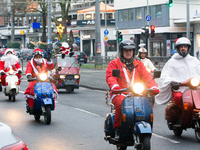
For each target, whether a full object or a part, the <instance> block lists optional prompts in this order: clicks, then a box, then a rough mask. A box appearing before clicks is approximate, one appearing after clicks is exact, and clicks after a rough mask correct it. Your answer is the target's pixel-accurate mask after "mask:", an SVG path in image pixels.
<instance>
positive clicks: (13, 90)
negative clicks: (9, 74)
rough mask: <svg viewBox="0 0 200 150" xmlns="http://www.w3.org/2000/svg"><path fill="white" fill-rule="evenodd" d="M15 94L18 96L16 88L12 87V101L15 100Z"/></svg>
mask: <svg viewBox="0 0 200 150" xmlns="http://www.w3.org/2000/svg"><path fill="white" fill-rule="evenodd" d="M15 96H16V91H15V89H12V95H11V100H12V102H15Z"/></svg>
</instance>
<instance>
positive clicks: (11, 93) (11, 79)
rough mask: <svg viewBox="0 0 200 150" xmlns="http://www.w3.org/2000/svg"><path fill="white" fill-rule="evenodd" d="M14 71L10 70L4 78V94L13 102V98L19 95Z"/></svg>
mask: <svg viewBox="0 0 200 150" xmlns="http://www.w3.org/2000/svg"><path fill="white" fill-rule="evenodd" d="M15 73H16V71H13V70H12V69H10V71H9V73H8V74H7V76H6V79H5V80H6V88H5V89H4V93H5V95H6V96H8V97H9V100H12V101H13V102H15V96H16V95H17V94H18V93H19V83H18V82H19V80H18V77H17V76H16V75H15Z"/></svg>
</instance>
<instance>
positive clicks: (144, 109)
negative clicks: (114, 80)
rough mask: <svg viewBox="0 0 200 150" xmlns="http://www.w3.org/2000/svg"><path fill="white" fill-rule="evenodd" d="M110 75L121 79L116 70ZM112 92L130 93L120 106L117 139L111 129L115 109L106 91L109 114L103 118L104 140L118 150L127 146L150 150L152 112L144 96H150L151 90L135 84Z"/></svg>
mask: <svg viewBox="0 0 200 150" xmlns="http://www.w3.org/2000/svg"><path fill="white" fill-rule="evenodd" d="M112 74H113V77H119V78H121V76H120V71H119V70H118V69H114V70H113V72H112ZM155 75H156V74H154V76H155ZM121 79H122V78H121ZM113 92H115V93H118V94H120V93H122V92H130V95H129V96H127V97H125V98H124V100H123V102H122V105H121V108H122V110H121V111H122V112H121V116H122V119H121V129H120V133H119V138H116V137H115V130H114V129H113V125H114V118H115V109H114V105H113V104H112V103H111V102H109V101H108V93H109V92H108V91H107V93H106V103H107V104H108V105H109V106H111V113H109V114H107V116H106V118H105V122H104V132H105V137H104V139H105V140H106V141H109V143H111V144H114V145H116V147H117V149H118V150H126V149H127V146H134V147H135V148H136V149H137V150H150V149H151V145H150V139H151V135H152V124H153V111H152V104H151V102H150V101H149V99H148V98H147V97H146V96H148V95H150V93H151V92H152V89H145V87H144V86H143V84H141V83H135V84H134V85H133V87H130V86H129V87H128V88H125V89H121V90H115V91H113ZM145 93H148V94H145Z"/></svg>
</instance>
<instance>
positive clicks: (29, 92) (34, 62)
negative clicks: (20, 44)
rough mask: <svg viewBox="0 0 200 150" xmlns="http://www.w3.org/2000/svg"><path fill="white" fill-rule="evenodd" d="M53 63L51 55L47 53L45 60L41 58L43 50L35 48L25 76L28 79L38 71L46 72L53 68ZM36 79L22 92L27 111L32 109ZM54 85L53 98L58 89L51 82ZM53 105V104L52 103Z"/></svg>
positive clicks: (35, 75)
mask: <svg viewBox="0 0 200 150" xmlns="http://www.w3.org/2000/svg"><path fill="white" fill-rule="evenodd" d="M53 69H54V64H53V61H52V60H51V55H48V57H47V60H46V59H44V58H43V50H41V49H39V48H36V49H35V50H34V52H33V58H32V59H31V60H30V61H29V62H28V65H27V68H26V77H27V79H28V81H29V80H30V79H32V78H35V77H37V76H38V73H39V72H40V71H44V72H47V71H48V70H53ZM37 82H38V81H32V82H30V83H29V85H28V88H27V89H26V91H25V93H24V98H26V100H27V101H26V102H27V112H29V113H31V112H32V111H33V107H34V90H33V88H34V85H35V84H36V83H37ZM52 85H53V87H54V92H55V93H56V94H55V96H56V97H55V98H57V95H58V91H57V89H56V86H55V85H54V84H52ZM54 106H55V105H54Z"/></svg>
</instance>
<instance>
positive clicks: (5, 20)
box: [4, 17, 8, 26]
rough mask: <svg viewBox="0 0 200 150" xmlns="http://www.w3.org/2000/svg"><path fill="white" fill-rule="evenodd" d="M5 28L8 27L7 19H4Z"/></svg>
mask: <svg viewBox="0 0 200 150" xmlns="http://www.w3.org/2000/svg"><path fill="white" fill-rule="evenodd" d="M4 22H5V26H7V25H8V17H4Z"/></svg>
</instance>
